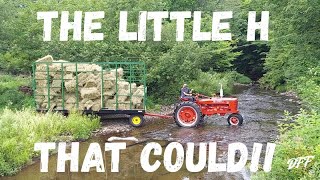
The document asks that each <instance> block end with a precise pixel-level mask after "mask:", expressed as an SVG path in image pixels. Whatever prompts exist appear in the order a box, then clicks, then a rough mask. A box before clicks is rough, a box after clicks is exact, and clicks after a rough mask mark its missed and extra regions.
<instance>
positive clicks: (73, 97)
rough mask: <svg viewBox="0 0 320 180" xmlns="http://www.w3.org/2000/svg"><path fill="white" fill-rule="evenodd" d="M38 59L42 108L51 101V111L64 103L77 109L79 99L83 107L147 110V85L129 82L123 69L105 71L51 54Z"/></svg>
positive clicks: (66, 107) (96, 109)
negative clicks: (145, 92) (144, 99)
mask: <svg viewBox="0 0 320 180" xmlns="http://www.w3.org/2000/svg"><path fill="white" fill-rule="evenodd" d="M36 62H37V64H36V72H35V82H36V97H35V100H36V102H37V106H38V108H39V109H48V108H49V101H50V109H49V110H53V109H55V110H63V104H64V109H65V110H71V109H76V108H77V102H78V109H79V110H89V109H91V110H93V111H99V110H100V109H101V108H108V109H116V108H117V105H118V109H122V110H125V109H143V97H144V86H143V85H140V86H137V85H136V83H129V82H127V81H125V79H124V72H123V69H122V68H118V69H111V70H103V69H102V67H101V66H99V65H96V64H89V63H78V64H77V65H76V64H75V63H70V62H68V61H64V60H57V61H55V60H53V58H52V56H50V55H48V56H46V57H43V58H41V59H39V60H37V61H36ZM48 87H49V88H48ZM62 94H64V98H63V97H62ZM116 102H118V103H116ZM101 105H102V106H101Z"/></svg>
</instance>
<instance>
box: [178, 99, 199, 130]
mask: <svg viewBox="0 0 320 180" xmlns="http://www.w3.org/2000/svg"><path fill="white" fill-rule="evenodd" d="M201 118H202V114H201V110H200V108H199V106H198V105H197V104H196V103H193V102H190V101H186V102H182V103H180V104H179V105H178V106H177V107H176V109H175V110H174V119H175V122H176V123H177V125H178V126H181V127H195V126H197V125H198V124H199V122H200V120H201Z"/></svg>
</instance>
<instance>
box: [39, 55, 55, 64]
mask: <svg viewBox="0 0 320 180" xmlns="http://www.w3.org/2000/svg"><path fill="white" fill-rule="evenodd" d="M52 61H53V57H52V56H51V55H47V56H45V57H43V58H40V59H38V60H36V62H52Z"/></svg>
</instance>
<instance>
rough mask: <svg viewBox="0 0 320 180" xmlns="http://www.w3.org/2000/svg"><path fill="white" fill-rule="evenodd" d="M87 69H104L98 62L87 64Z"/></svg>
mask: <svg viewBox="0 0 320 180" xmlns="http://www.w3.org/2000/svg"><path fill="white" fill-rule="evenodd" d="M86 71H99V72H100V71H102V67H101V66H99V65H97V64H90V65H88V66H86Z"/></svg>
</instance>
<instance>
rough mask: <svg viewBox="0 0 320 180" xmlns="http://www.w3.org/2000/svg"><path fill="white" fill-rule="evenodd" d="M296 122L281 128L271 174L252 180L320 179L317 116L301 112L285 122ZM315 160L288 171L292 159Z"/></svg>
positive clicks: (318, 123)
mask: <svg viewBox="0 0 320 180" xmlns="http://www.w3.org/2000/svg"><path fill="white" fill-rule="evenodd" d="M292 119H295V123H284V124H282V125H281V126H280V128H279V129H280V132H281V135H280V140H279V141H278V143H277V144H278V145H277V147H276V152H275V155H274V159H273V164H272V170H271V172H269V173H263V172H259V173H257V174H255V175H254V176H253V177H252V179H257V180H258V179H320V144H319V142H320V139H319V132H320V114H318V113H316V112H310V113H307V112H306V111H302V112H301V113H300V114H298V115H297V116H295V117H292V116H287V118H286V120H288V121H291V120H292ZM305 156H315V158H314V159H312V162H310V163H308V165H307V166H306V168H305V167H304V161H303V162H302V163H301V164H300V166H299V168H293V169H291V170H288V164H287V162H288V160H289V159H291V158H298V157H305Z"/></svg>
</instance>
